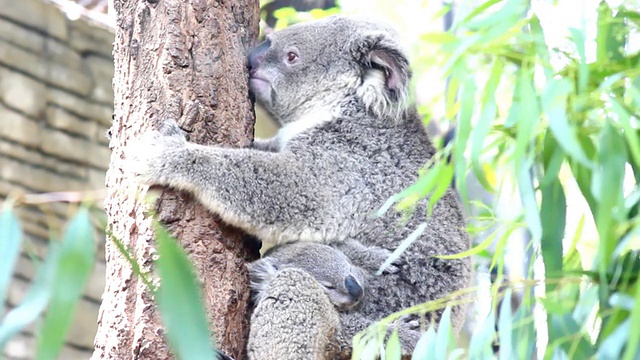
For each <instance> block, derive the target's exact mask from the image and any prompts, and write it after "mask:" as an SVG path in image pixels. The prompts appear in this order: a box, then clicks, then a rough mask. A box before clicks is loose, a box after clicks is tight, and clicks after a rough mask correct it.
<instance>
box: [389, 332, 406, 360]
mask: <svg viewBox="0 0 640 360" xmlns="http://www.w3.org/2000/svg"><path fill="white" fill-rule="evenodd" d="M401 358H402V349H401V347H400V337H399V336H398V330H397V329H396V330H395V331H394V332H393V333H392V334H391V336H390V337H389V340H388V341H387V346H386V348H385V360H400V359H401Z"/></svg>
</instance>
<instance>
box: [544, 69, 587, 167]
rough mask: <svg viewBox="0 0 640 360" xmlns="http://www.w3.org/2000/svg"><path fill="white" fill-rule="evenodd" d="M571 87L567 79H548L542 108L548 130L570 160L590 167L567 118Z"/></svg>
mask: <svg viewBox="0 0 640 360" xmlns="http://www.w3.org/2000/svg"><path fill="white" fill-rule="evenodd" d="M572 90H573V87H572V86H571V82H569V80H567V79H564V78H563V79H555V78H551V79H548V82H547V86H546V87H545V89H544V93H543V95H542V108H543V109H544V112H545V113H546V114H547V118H548V119H549V128H550V129H551V132H552V133H553V135H554V136H555V138H556V141H557V142H558V144H560V146H561V147H562V148H563V149H564V151H565V152H566V153H567V154H569V156H571V157H572V158H574V159H576V160H577V161H578V162H580V163H581V164H582V165H584V166H586V167H592V166H593V164H592V163H591V160H590V159H589V158H588V157H587V156H586V154H585V153H584V150H583V149H582V147H581V146H580V142H579V141H578V138H577V136H576V132H575V129H572V128H571V126H570V125H569V120H568V118H567V98H568V96H569V94H570V93H571V91H572Z"/></svg>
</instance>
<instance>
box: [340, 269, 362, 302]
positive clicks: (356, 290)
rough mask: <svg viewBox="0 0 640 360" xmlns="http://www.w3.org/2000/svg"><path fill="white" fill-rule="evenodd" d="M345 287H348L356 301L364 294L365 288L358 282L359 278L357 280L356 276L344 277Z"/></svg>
mask: <svg viewBox="0 0 640 360" xmlns="http://www.w3.org/2000/svg"><path fill="white" fill-rule="evenodd" d="M344 287H345V288H347V291H348V292H349V295H351V297H353V299H354V300H356V301H358V300H360V298H362V295H363V294H364V290H363V289H362V286H360V284H359V283H358V280H356V278H354V277H353V276H351V275H349V276H347V277H346V278H345V279H344Z"/></svg>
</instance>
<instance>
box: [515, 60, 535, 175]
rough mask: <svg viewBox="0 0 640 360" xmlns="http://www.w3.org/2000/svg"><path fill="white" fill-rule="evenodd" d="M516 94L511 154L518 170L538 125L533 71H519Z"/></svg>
mask: <svg viewBox="0 0 640 360" xmlns="http://www.w3.org/2000/svg"><path fill="white" fill-rule="evenodd" d="M516 92H517V93H518V94H519V97H520V102H521V105H520V106H519V110H520V114H519V115H518V118H519V119H518V122H517V128H516V129H517V132H516V148H515V150H514V153H513V158H514V162H515V166H516V169H518V168H520V166H522V161H523V160H524V159H526V158H527V156H528V153H529V152H530V151H531V148H532V145H533V141H534V139H535V138H536V128H537V126H538V124H539V123H540V107H539V106H538V98H537V96H536V92H535V89H534V87H533V69H529V68H522V69H520V74H519V76H518V79H517V80H516Z"/></svg>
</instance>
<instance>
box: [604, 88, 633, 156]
mask: <svg viewBox="0 0 640 360" xmlns="http://www.w3.org/2000/svg"><path fill="white" fill-rule="evenodd" d="M609 101H610V103H611V108H612V110H613V111H614V112H615V113H616V115H618V124H620V126H621V127H622V130H623V135H624V137H625V139H626V140H627V144H628V146H629V150H630V151H631V156H632V157H633V161H635V163H636V165H640V139H638V133H637V132H636V129H634V125H632V124H631V115H629V113H628V112H627V110H625V109H624V107H623V106H622V105H621V104H620V103H619V102H618V101H616V99H613V98H609Z"/></svg>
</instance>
